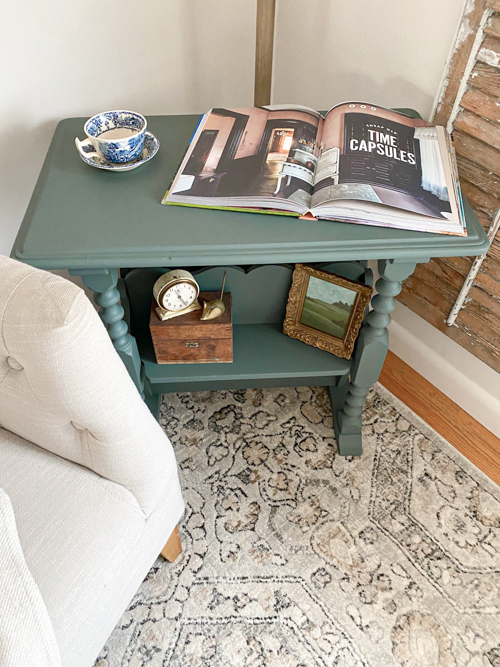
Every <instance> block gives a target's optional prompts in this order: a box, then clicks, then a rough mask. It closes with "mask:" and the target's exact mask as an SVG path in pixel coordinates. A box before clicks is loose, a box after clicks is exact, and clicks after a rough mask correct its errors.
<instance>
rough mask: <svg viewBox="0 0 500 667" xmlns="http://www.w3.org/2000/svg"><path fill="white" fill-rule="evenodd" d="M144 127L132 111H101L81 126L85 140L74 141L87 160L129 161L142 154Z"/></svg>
mask: <svg viewBox="0 0 500 667" xmlns="http://www.w3.org/2000/svg"><path fill="white" fill-rule="evenodd" d="M146 127H147V121H146V119H145V118H144V116H142V115H141V114H140V113H136V112H135V111H104V112H103V113H99V114H97V115H96V116H92V118H89V119H88V121H87V122H86V123H85V125H84V126H83V129H84V132H85V134H86V135H87V139H85V140H84V141H80V139H78V138H75V144H76V147H77V148H78V150H79V151H80V153H82V154H83V155H85V156H87V157H89V156H93V155H95V156H96V157H100V158H102V159H103V160H106V161H107V162H114V163H123V162H130V161H131V160H135V159H136V158H137V157H139V155H140V154H141V153H142V150H143V148H144V136H145V134H146Z"/></svg>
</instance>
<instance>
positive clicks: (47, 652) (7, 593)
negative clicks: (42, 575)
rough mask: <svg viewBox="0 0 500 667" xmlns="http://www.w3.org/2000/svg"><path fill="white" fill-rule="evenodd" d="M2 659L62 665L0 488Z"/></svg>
mask: <svg viewBox="0 0 500 667" xmlns="http://www.w3.org/2000/svg"><path fill="white" fill-rule="evenodd" d="M0 660H1V662H2V667H26V665H37V667H60V666H61V656H60V653H59V647H58V645H57V641H56V637H55V634H54V629H53V627H52V623H51V621H50V618H49V615H48V614H47V609H46V608H45V605H44V603H43V600H42V596H41V595H40V591H39V590H38V587H37V585H36V583H35V581H34V579H33V577H32V576H31V573H30V571H29V569H28V566H27V565H26V561H25V560H24V555H23V551H22V548H21V544H20V542H19V537H18V535H17V528H16V521H15V518H14V511H13V510H12V505H11V502H10V500H9V496H8V495H7V494H6V493H5V491H3V490H2V489H0Z"/></svg>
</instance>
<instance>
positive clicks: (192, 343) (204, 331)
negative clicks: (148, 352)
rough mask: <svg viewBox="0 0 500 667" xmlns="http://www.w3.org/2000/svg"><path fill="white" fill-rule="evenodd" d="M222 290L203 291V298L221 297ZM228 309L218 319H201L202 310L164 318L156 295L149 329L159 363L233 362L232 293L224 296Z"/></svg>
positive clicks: (201, 293)
mask: <svg viewBox="0 0 500 667" xmlns="http://www.w3.org/2000/svg"><path fill="white" fill-rule="evenodd" d="M219 295H220V292H200V296H199V300H200V303H201V302H202V301H210V300H212V299H217V298H218V297H219ZM223 301H224V305H225V306H226V310H225V312H224V313H223V314H222V315H221V316H220V317H219V318H217V319H216V320H200V317H201V313H202V311H201V310H194V311H193V312H192V313H187V314H186V315H179V317H173V318H172V319H170V320H165V321H164V322H162V321H161V320H160V318H159V317H158V314H157V313H156V306H157V303H156V301H155V300H154V299H153V303H152V305H151V317H150V320H149V329H150V331H151V338H152V339H153V346H154V350H155V355H156V362H157V363H158V364H209V363H230V362H231V361H232V360H233V323H232V318H231V293H230V292H226V293H225V294H224V297H223Z"/></svg>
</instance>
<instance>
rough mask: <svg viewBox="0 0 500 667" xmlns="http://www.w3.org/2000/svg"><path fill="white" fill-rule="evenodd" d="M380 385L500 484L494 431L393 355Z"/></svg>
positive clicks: (498, 443) (499, 458)
mask: <svg viewBox="0 0 500 667" xmlns="http://www.w3.org/2000/svg"><path fill="white" fill-rule="evenodd" d="M379 382H380V383H381V384H383V385H384V387H386V388H387V389H388V390H389V391H390V392H392V393H393V394H394V395H395V396H397V398H399V400H400V401H402V402H403V403H404V404H405V405H407V406H408V407H409V408H410V409H411V410H413V412H415V413H416V414H417V415H419V417H421V418H422V419H423V420H424V421H425V422H427V424H429V426H431V427H432V428H433V429H434V430H435V431H437V432H438V433H439V434H440V435H442V436H443V438H445V439H446V440H448V442H450V443H451V444H452V445H453V446H454V447H456V449H458V450H459V451H460V452H461V453H462V454H463V455H464V456H466V457H467V458H468V459H469V461H472V463H474V464H475V465H476V466H477V467H478V468H480V469H481V470H482V471H483V472H484V473H485V474H486V475H488V477H489V478H490V479H492V480H493V481H494V482H496V483H497V484H500V439H499V438H497V437H496V436H495V435H493V433H491V431H488V429H486V428H485V427H484V426H483V425H482V424H480V423H479V422H478V421H476V420H475V419H474V418H473V417H471V416H470V415H469V414H467V412H465V410H462V408H461V407H459V406H458V405H457V404H456V403H454V402H453V401H452V400H451V399H449V398H448V397H447V396H445V394H443V393H442V392H441V391H439V389H436V387H435V386H434V385H433V384H431V383H430V382H428V381H427V380H426V379H425V378H423V377H422V376H421V375H419V374H418V373H417V372H416V371H415V370H413V368H411V366H408V364H406V363H405V362H404V361H403V360H402V359H400V358H399V357H397V356H396V355H395V354H393V353H392V352H389V353H388V354H387V358H386V361H385V364H384V367H383V369H382V373H381V374H380V379H379ZM499 418H500V417H499Z"/></svg>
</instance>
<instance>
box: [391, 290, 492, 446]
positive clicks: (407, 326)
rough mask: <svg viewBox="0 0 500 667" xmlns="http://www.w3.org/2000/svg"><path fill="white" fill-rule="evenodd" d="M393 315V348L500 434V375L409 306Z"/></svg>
mask: <svg viewBox="0 0 500 667" xmlns="http://www.w3.org/2000/svg"><path fill="white" fill-rule="evenodd" d="M392 315H393V320H392V324H391V325H390V328H389V347H390V349H391V351H392V352H394V354H396V355H397V356H398V357H400V359H402V360H403V361H405V362H406V363H407V364H408V365H409V366H411V367H412V368H414V369H415V370H416V371H417V372H418V373H420V375H422V376H423V377H424V378H425V379H426V380H428V381H429V382H431V383H432V384H433V385H434V386H435V387H437V388H438V389H439V390H440V391H442V392H443V394H446V396H448V397H449V398H451V400H452V401H454V402H455V403H457V404H458V405H459V406H460V407H461V408H462V409H463V410H465V411H466V412H468V413H469V414H470V415H471V416H472V417H474V419H476V420H477V421H478V422H480V423H481V424H482V425H483V426H485V427H486V428H487V429H488V430H489V431H491V432H492V433H494V434H495V435H496V436H497V437H500V374H499V373H496V372H495V371H494V370H493V369H492V368H490V367H489V366H487V365H486V364H485V363H483V362H482V361H480V360H479V359H477V358H476V357H474V356H473V355H472V354H470V352H468V351H467V350H465V349H464V348H463V347H461V346H460V345H458V343H455V341H454V340H452V339H451V338H448V336H446V335H445V334H443V333H442V332H441V331H438V330H437V329H436V328H434V327H433V326H432V325H431V324H429V323H428V322H426V321H425V320H424V319H422V318H421V317H419V316H418V315H416V314H415V313H414V312H412V311H411V310H410V309H409V308H406V306H403V305H402V304H400V303H398V304H397V306H396V309H395V310H394V312H393V314H392Z"/></svg>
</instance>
